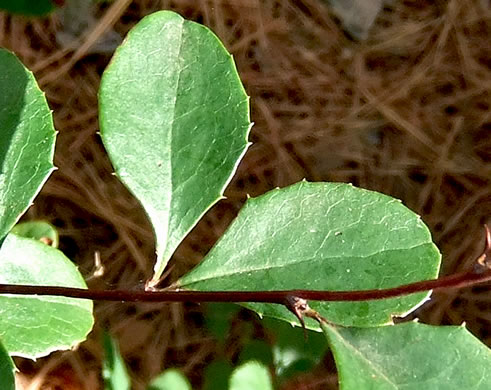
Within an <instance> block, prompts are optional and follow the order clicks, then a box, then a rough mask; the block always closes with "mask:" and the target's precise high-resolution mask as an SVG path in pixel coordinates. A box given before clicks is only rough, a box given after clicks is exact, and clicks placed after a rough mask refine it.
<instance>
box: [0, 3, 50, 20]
mask: <svg viewBox="0 0 491 390" xmlns="http://www.w3.org/2000/svg"><path fill="white" fill-rule="evenodd" d="M54 8H55V7H54V5H53V1H51V0H0V10H1V9H4V10H6V11H8V12H12V13H15V14H22V15H30V16H40V15H45V14H47V13H49V12H51V11H53V10H54Z"/></svg>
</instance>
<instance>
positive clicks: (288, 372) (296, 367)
mask: <svg viewBox="0 0 491 390" xmlns="http://www.w3.org/2000/svg"><path fill="white" fill-rule="evenodd" d="M261 324H262V325H263V326H264V327H265V328H266V329H267V330H268V331H269V332H270V333H271V335H272V337H273V338H274V345H273V348H272V350H273V359H274V367H275V371H276V376H277V377H278V378H279V379H280V380H286V379H289V378H291V377H293V376H294V375H296V374H298V373H301V372H306V371H310V370H311V369H312V368H313V367H314V366H315V365H316V364H318V363H319V362H320V361H321V359H322V358H323V356H324V355H325V353H326V351H327V343H326V342H325V339H324V335H323V334H322V333H317V332H308V333H307V338H305V337H304V332H303V329H301V328H298V327H295V328H294V327H292V326H291V325H290V324H288V323H286V322H284V321H279V320H275V319H273V318H265V319H264V320H263V321H262V322H261Z"/></svg>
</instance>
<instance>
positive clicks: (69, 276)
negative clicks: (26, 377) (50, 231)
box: [0, 234, 94, 359]
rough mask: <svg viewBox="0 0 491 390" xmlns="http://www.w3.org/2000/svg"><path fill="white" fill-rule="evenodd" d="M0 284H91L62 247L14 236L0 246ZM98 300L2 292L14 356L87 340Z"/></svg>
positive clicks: (0, 304) (2, 320) (1, 321)
mask: <svg viewBox="0 0 491 390" xmlns="http://www.w3.org/2000/svg"><path fill="white" fill-rule="evenodd" d="M0 283H6V284H28V285H29V284H32V285H48V286H65V287H78V288H87V286H86V284H85V282H84V280H83V278H82V276H81V275H80V273H79V272H78V270H77V267H75V265H74V264H73V263H72V262H71V261H70V260H68V259H67V258H66V257H65V255H63V253H62V252H60V251H59V250H57V249H55V248H52V247H50V246H48V245H45V244H43V243H41V242H38V241H34V240H32V239H29V238H24V237H19V236H16V235H15V234H9V235H8V236H7V238H6V239H5V241H4V244H3V246H2V247H1V248H0ZM93 322H94V319H93V317H92V301H89V300H84V299H73V298H64V297H52V296H34V295H33V296H30V295H24V296H20V295H0V339H1V340H2V342H3V344H4V346H5V348H6V349H7V350H8V351H9V353H10V354H11V355H15V356H22V357H26V358H31V359H36V358H38V357H42V356H45V355H48V354H49V353H50V352H52V351H56V350H59V349H69V348H72V347H74V346H75V345H77V344H78V343H80V342H81V341H83V340H85V338H86V336H87V334H88V333H89V332H90V330H91V329H92V325H93Z"/></svg>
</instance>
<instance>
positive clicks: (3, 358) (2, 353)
mask: <svg viewBox="0 0 491 390" xmlns="http://www.w3.org/2000/svg"><path fill="white" fill-rule="evenodd" d="M14 371H15V366H14V362H13V361H12V358H11V357H10V356H9V354H8V352H7V350H6V349H5V347H4V346H3V345H2V343H1V342H0V389H2V390H15V376H14Z"/></svg>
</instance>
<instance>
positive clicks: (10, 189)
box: [0, 49, 56, 240]
mask: <svg viewBox="0 0 491 390" xmlns="http://www.w3.org/2000/svg"><path fill="white" fill-rule="evenodd" d="M0 75H1V76H0V91H1V92H0V240H1V239H3V238H4V237H5V236H6V235H7V233H8V232H9V231H10V229H12V227H13V226H14V224H15V223H16V222H17V220H18V219H19V217H20V216H21V215H22V214H23V213H24V212H25V211H26V209H27V208H28V207H29V206H30V205H31V203H32V201H33V199H34V197H35V196H36V194H37V193H38V192H39V190H40V188H41V186H42V185H43V184H44V182H45V181H46V179H47V178H48V176H49V175H50V173H51V172H52V171H53V169H54V167H53V154H54V147H55V135H56V133H55V130H54V127H53V118H52V116H51V111H50V109H49V107H48V104H47V103H46V98H45V96H44V94H43V92H41V90H40V89H39V87H38V86H37V84H36V80H35V79H34V76H33V75H32V73H31V72H30V71H28V70H27V69H26V68H25V67H24V65H22V64H21V62H20V61H19V60H18V59H17V57H15V55H14V54H12V53H10V52H8V51H7V50H4V49H0Z"/></svg>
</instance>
